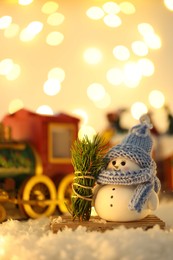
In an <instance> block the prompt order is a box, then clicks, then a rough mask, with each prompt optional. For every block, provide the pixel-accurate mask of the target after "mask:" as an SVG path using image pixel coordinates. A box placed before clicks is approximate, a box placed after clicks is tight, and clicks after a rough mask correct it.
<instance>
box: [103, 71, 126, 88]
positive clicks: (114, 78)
mask: <svg viewBox="0 0 173 260" xmlns="http://www.w3.org/2000/svg"><path fill="white" fill-rule="evenodd" d="M106 78H107V80H108V82H109V83H110V84H112V85H114V86H118V85H120V84H121V83H122V82H123V72H122V70H120V69H119V68H111V69H109V70H108V71H107V73H106Z"/></svg>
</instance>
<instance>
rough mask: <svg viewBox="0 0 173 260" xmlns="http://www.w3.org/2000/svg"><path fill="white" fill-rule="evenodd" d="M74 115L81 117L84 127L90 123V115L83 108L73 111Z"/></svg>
mask: <svg viewBox="0 0 173 260" xmlns="http://www.w3.org/2000/svg"><path fill="white" fill-rule="evenodd" d="M72 114H74V115H75V116H77V117H79V118H80V120H81V124H82V125H86V124H87V123H88V114H87V112H86V111H84V110H83V109H81V108H76V109H74V110H73V111H72Z"/></svg>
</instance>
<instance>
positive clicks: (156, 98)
mask: <svg viewBox="0 0 173 260" xmlns="http://www.w3.org/2000/svg"><path fill="white" fill-rule="evenodd" d="M149 102H150V105H151V106H152V107H154V108H161V107H163V106H164V104H165V97H164V94H163V93H162V92H161V91H159V90H152V91H151V92H150V94H149Z"/></svg>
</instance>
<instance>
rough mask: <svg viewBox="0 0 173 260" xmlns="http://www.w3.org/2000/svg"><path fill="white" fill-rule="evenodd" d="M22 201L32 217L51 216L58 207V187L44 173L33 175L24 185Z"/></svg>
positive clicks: (25, 209) (26, 211)
mask: <svg viewBox="0 0 173 260" xmlns="http://www.w3.org/2000/svg"><path fill="white" fill-rule="evenodd" d="M21 203H22V206H23V209H24V211H25V213H26V214H27V215H28V216H29V217H31V218H39V217H41V216H50V215H51V214H52V213H53V212H54V211H55V209H56V188H55V185H54V183H53V182H52V180H51V179H49V178H48V177H47V176H44V175H39V176H34V177H31V178H30V179H29V180H28V181H27V182H26V183H25V186H24V187H23V192H22V194H21Z"/></svg>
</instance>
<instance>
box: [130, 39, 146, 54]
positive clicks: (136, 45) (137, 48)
mask: <svg viewBox="0 0 173 260" xmlns="http://www.w3.org/2000/svg"><path fill="white" fill-rule="evenodd" d="M132 50H133V52H134V54H136V55H138V56H146V55H147V54H148V47H147V45H146V44H145V43H144V42H142V41H134V42H132Z"/></svg>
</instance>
